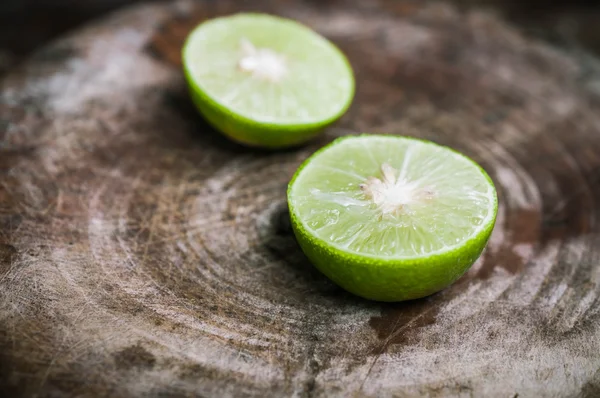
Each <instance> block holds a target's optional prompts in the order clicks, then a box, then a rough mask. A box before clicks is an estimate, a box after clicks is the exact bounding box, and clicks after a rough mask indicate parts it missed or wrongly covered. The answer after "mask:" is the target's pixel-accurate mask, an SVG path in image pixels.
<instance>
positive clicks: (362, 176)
mask: <svg viewBox="0 0 600 398" xmlns="http://www.w3.org/2000/svg"><path fill="white" fill-rule="evenodd" d="M288 203H289V208H290V215H291V220H292V226H293V229H294V233H295V235H296V237H297V239H298V242H299V244H300V246H301V247H302V250H303V251H304V253H305V254H306V255H307V256H308V258H309V259H310V260H311V261H312V262H313V264H314V265H315V266H316V267H317V268H318V269H319V270H321V271H322V272H323V273H324V274H325V275H326V276H328V277H329V278H330V279H331V280H333V281H334V282H335V283H337V284H338V285H340V286H342V287H343V288H345V289H346V290H348V291H350V292H352V293H354V294H357V295H359V296H362V297H365V298H368V299H373V300H380V301H401V300H409V299H415V298H419V297H424V296H427V295H430V294H432V293H435V292H437V291H439V290H441V289H443V288H444V287H446V286H448V285H449V284H451V283H452V282H454V281H455V280H457V279H458V278H459V277H460V276H461V275H462V274H463V273H464V272H465V271H467V270H468V269H469V267H471V265H472V264H473V263H474V262H475V260H476V259H477V258H478V257H479V255H480V254H481V252H482V250H483V249H484V247H485V245H486V243H487V241H488V238H489V236H490V234H491V232H492V229H493V227H494V223H495V220H496V213H497V208H498V200H497V196H496V190H495V188H494V184H493V182H492V180H491V179H490V178H489V176H488V175H487V174H486V173H485V171H484V170H483V169H482V168H481V167H480V166H479V165H477V164H476V163H475V162H474V161H472V160H471V159H469V158H467V157H466V156H464V155H461V154H459V153H457V152H455V151H453V150H451V149H449V148H446V147H443V146H440V145H437V144H434V143H431V142H427V141H421V140H416V139H412V138H405V137H398V136H385V135H360V136H349V137H344V138H340V139H337V140H335V141H334V142H333V143H331V144H330V145H328V146H326V147H325V148H323V149H321V150H319V151H318V152H316V153H315V154H314V155H312V156H311V157H310V158H309V159H307V160H306V161H305V162H304V164H302V166H301V167H300V168H299V169H298V171H297V172H296V174H295V175H294V177H293V179H292V181H291V182H290V184H289V187H288Z"/></svg>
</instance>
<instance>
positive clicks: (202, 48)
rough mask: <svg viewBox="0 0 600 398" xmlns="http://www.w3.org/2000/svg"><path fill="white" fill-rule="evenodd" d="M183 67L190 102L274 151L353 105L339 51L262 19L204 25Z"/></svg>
mask: <svg viewBox="0 0 600 398" xmlns="http://www.w3.org/2000/svg"><path fill="white" fill-rule="evenodd" d="M183 64H184V71H185V75H186V79H187V81H188V84H189V86H190V91H191V95H192V98H193V100H194V103H195V104H196V106H197V107H198V109H199V110H200V112H201V113H202V114H203V115H204V117H205V118H206V119H207V120H208V121H209V122H210V123H211V124H212V125H213V126H214V127H216V128H217V129H218V130H220V131H221V132H223V133H224V134H225V135H227V136H229V137H230V138H231V139H233V140H235V141H238V142H241V143H244V144H247V145H252V146H260V147H268V148H278V147H287V146H293V145H297V144H300V143H302V142H305V141H307V140H309V139H310V138H312V137H313V136H315V135H316V134H317V133H319V132H320V131H321V130H322V129H323V128H324V127H326V126H327V125H329V124H331V123H333V122H334V121H335V120H337V119H338V118H339V117H341V116H342V115H343V114H344V112H345V111H346V110H347V109H348V107H349V106H350V103H351V102H352V98H353V96H354V75H353V72H352V69H351V67H350V64H349V63H348V61H347V59H346V57H345V56H344V55H343V54H342V52H341V51H340V50H339V49H338V48H337V47H335V46H334V45H333V44H332V43H331V42H329V41H328V40H327V39H325V38H324V37H322V36H321V35H319V34H318V33H316V32H314V31H313V30H311V29H310V28H308V27H306V26H304V25H301V24H300V23H298V22H295V21H292V20H289V19H284V18H280V17H275V16H271V15H266V14H247V13H242V14H235V15H232V16H227V17H220V18H215V19H211V20H208V21H207V22H204V23H202V24H200V25H199V26H198V27H196V28H195V29H194V30H193V31H192V33H190V35H189V37H188V39H187V41H186V43H185V46H184V49H183Z"/></svg>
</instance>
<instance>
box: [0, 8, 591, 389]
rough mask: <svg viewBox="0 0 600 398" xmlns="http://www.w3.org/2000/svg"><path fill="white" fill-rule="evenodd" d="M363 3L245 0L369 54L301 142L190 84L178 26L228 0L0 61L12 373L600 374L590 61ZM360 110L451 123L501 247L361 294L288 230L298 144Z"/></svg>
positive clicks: (323, 385)
mask: <svg viewBox="0 0 600 398" xmlns="http://www.w3.org/2000/svg"><path fill="white" fill-rule="evenodd" d="M249 3H250V2H246V3H244V4H246V7H248V6H249V5H248V4H249ZM354 3H355V2H352V1H342V0H338V1H333V0H332V1H327V2H320V1H308V0H305V1H284V2H268V1H259V2H252V5H253V7H254V8H253V9H255V10H256V9H259V10H265V11H269V12H274V13H278V14H281V15H284V16H289V17H294V18H297V19H299V20H301V21H303V22H305V23H307V24H308V25H310V26H312V27H313V28H315V29H317V30H318V31H320V32H321V33H323V34H324V35H326V36H327V37H329V38H331V39H332V40H333V41H334V42H336V43H337V44H338V45H339V46H340V47H341V48H342V49H343V50H344V51H345V52H346V53H347V54H348V56H349V59H350V61H351V63H352V65H353V66H354V68H355V71H356V77H357V81H358V91H357V96H356V101H355V103H354V105H353V107H352V108H351V110H350V112H349V113H348V114H347V115H346V116H345V117H344V118H343V119H342V121H341V122H340V123H338V124H337V125H336V126H335V127H333V128H330V129H329V130H328V131H327V132H326V134H324V136H323V137H321V138H319V139H318V140H316V141H314V142H312V143H311V144H309V145H307V146H305V147H302V148H299V149H295V150H288V151H285V152H261V151H256V150H250V149H246V148H244V147H241V146H238V145H235V144H232V143H230V142H228V141H226V140H225V139H223V138H221V136H220V135H219V134H217V133H216V132H214V131H213V130H212V129H210V128H209V127H208V126H207V125H206V124H205V123H204V122H203V120H202V119H201V118H200V117H199V116H198V114H197V113H196V112H195V111H194V109H193V108H192V106H191V105H190V101H189V99H188V97H187V94H186V90H185V86H184V82H183V78H182V76H181V72H180V69H179V49H180V46H181V42H182V40H183V38H184V37H185V34H186V33H187V32H188V31H189V29H190V28H191V27H192V26H194V24H195V23H197V22H198V21H200V20H202V19H203V18H207V17H209V16H212V15H218V14H223V13H229V12H232V11H235V10H238V9H239V8H238V7H239V6H238V5H236V4H235V2H232V1H221V0H220V1H218V2H216V1H208V0H207V1H204V2H196V3H187V2H180V3H177V4H176V5H152V6H141V7H137V8H132V9H130V10H126V11H124V12H121V13H119V14H115V15H113V16H111V17H109V18H108V19H106V20H103V21H100V22H98V23H97V24H95V25H92V26H89V27H88V28H86V29H84V30H81V31H79V32H75V33H73V34H72V35H71V36H70V37H67V38H66V39H64V40H61V41H59V42H57V43H55V44H54V45H52V46H50V47H47V48H46V49H45V50H43V51H41V52H39V53H38V54H36V56H35V57H34V58H33V59H32V60H31V61H30V62H29V63H27V64H26V65H24V66H23V67H22V68H21V69H19V70H17V71H15V72H14V73H12V74H10V75H9V76H8V77H7V78H6V79H5V81H4V82H3V83H1V88H2V90H1V94H0V396H7V397H21V396H23V397H24V396H38V397H45V396H48V397H70V396H110V397H122V396H150V397H153V396H160V397H165V396H182V395H187V396H205V397H208V396H256V397H270V396H296V397H309V396H312V397H324V396H344V397H345V396H373V397H374V396H378V397H381V396H399V397H403V396H431V397H441V396H457V397H462V396H466V397H468V396H486V397H517V396H518V397H539V396H548V397H550V396H573V397H575V396H581V397H586V396H587V397H596V396H599V395H600V323H599V321H600V304H599V299H598V294H599V292H600V268H599V262H600V234H599V227H598V222H597V217H598V210H599V209H600V72H598V70H599V69H598V67H597V61H596V60H594V59H592V58H589V57H586V56H585V55H581V56H578V57H575V56H571V55H567V54H564V53H560V52H558V51H555V50H553V49H551V48H549V47H547V46H546V45H543V44H539V43H535V42H531V41H528V40H526V39H524V38H523V37H521V36H519V35H518V34H517V33H515V31H514V30H513V29H512V28H511V27H509V26H506V25H505V24H503V23H501V22H499V21H498V20H496V19H494V18H492V17H490V16H488V15H485V14H480V13H469V14H461V13H459V12H457V11H456V10H454V9H453V8H452V7H450V6H448V5H444V4H441V3H432V4H429V5H427V6H423V5H417V4H421V3H418V2H408V1H393V0H388V1H384V0H381V1H377V2H375V1H373V2H362V3H360V4H354ZM362 131H369V132H384V133H395V134H406V135H412V136H417V137H422V138H427V139H431V140H434V141H436V142H439V143H442V144H447V145H451V146H452V147H454V148H456V149H458V150H461V151H463V152H465V153H467V154H468V155H470V156H472V157H473V158H475V159H476V160H477V161H479V162H481V164H482V165H483V166H484V167H485V168H486V170H488V171H489V173H490V174H491V176H492V178H493V179H494V180H495V182H496V184H497V188H498V190H499V195H500V199H501V202H500V208H499V215H498V222H497V225H496V229H495V231H494V234H493V237H492V239H491V242H490V244H489V247H488V249H487V251H486V252H485V254H484V255H483V256H482V258H481V259H480V261H478V262H477V264H476V265H475V266H474V267H473V268H472V270H471V271H470V272H469V273H468V274H467V275H465V277H463V278H462V279H461V280H460V281H459V282H457V283H456V284H454V285H453V286H451V287H450V288H448V289H446V290H445V291H443V292H441V293H439V294H437V295H434V296H432V297H429V298H427V299H423V300H418V301H415V302H409V303H403V304H379V303H375V302H369V301H365V300H361V299H359V298H356V297H353V296H351V295H349V294H347V293H345V292H344V291H342V290H341V289H339V288H337V287H336V286H334V285H333V284H331V283H330V282H329V281H328V280H327V279H326V278H324V277H323V276H321V275H320V274H319V273H318V272H316V271H315V270H314V269H313V268H312V266H311V265H310V264H309V263H308V262H307V260H306V258H305V257H304V256H303V255H302V253H301V252H300V250H299V248H298V246H297V245H296V243H295V241H294V238H293V236H292V233H291V231H290V228H289V224H288V222H287V213H286V211H287V210H286V205H285V189H286V184H287V182H288V180H289V179H290V177H291V175H292V174H293V172H294V170H295V169H296V167H297V166H298V165H299V164H300V162H301V161H302V160H303V159H305V158H306V157H307V156H309V155H310V154H311V153H312V152H313V151H314V150H316V149H317V148H319V147H320V146H322V145H324V144H325V143H327V142H329V141H330V140H332V139H333V138H335V137H337V136H339V135H343V134H348V133H351V132H362Z"/></svg>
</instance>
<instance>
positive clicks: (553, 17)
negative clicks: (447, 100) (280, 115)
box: [0, 0, 600, 73]
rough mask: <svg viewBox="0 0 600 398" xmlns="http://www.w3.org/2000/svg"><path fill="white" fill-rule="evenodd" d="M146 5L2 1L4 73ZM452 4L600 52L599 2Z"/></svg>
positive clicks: (108, 0)
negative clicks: (56, 42)
mask: <svg viewBox="0 0 600 398" xmlns="http://www.w3.org/2000/svg"><path fill="white" fill-rule="evenodd" d="M140 1H142V0H2V1H1V2H0V73H1V72H2V71H3V70H4V71H5V70H8V69H9V68H10V67H11V66H12V65H14V64H16V63H18V62H20V61H21V60H22V59H23V57H25V56H27V55H28V54H30V53H31V51H33V50H35V49H36V48H39V47H40V46H42V45H44V44H45V43H47V42H48V41H49V40H52V39H54V38H56V37H57V36H59V35H61V34H64V33H66V32H68V31H69V30H71V29H74V28H76V27H78V26H81V25H82V24H84V23H85V22H87V21H90V20H92V19H94V18H97V17H100V16H102V15H106V14H107V13H109V12H112V11H114V10H116V9H118V8H121V7H124V6H127V5H131V4H134V3H137V2H140ZM159 1H160V0H155V1H154V2H155V3H156V2H159ZM244 1H246V2H248V0H240V1H238V2H239V3H240V4H242V3H244ZM449 1H451V2H452V3H454V4H457V5H458V6H460V7H462V8H464V9H488V10H492V11H494V12H496V13H498V14H499V15H501V16H503V17H504V18H506V19H507V20H509V21H510V22H511V23H513V24H514V25H515V26H517V27H518V28H519V29H520V30H521V31H523V32H524V33H525V34H528V35H532V36H536V37H541V38H544V39H545V40H548V41H550V42H552V43H555V44H558V45H566V46H573V45H578V46H579V45H580V46H583V47H584V48H587V49H590V50H591V51H594V52H596V53H600V2H598V1H596V0H557V1H545V0H449ZM146 2H149V1H147V0H146ZM162 2H168V0H163V1H162Z"/></svg>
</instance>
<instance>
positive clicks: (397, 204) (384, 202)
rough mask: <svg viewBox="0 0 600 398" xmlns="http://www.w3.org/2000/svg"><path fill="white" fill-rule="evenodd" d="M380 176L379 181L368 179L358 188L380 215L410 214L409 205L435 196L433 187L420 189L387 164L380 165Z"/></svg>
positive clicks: (372, 178) (415, 183)
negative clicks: (378, 210)
mask: <svg viewBox="0 0 600 398" xmlns="http://www.w3.org/2000/svg"><path fill="white" fill-rule="evenodd" d="M381 174H382V178H381V179H379V178H377V177H369V178H367V180H366V181H365V182H364V183H362V184H360V185H359V187H360V189H361V191H362V192H363V193H364V194H365V197H366V198H367V199H368V200H371V201H372V202H373V203H374V204H375V205H377V207H378V208H379V209H380V210H381V213H382V215H395V216H398V215H406V214H410V204H412V203H415V202H426V201H429V200H431V199H433V198H434V197H435V196H436V191H435V189H434V187H431V186H428V187H422V186H420V184H418V183H417V182H414V181H408V180H407V179H406V178H404V177H403V176H402V175H401V174H400V173H399V172H398V170H396V169H395V168H393V167H392V166H390V165H389V164H387V163H384V164H382V165H381Z"/></svg>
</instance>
